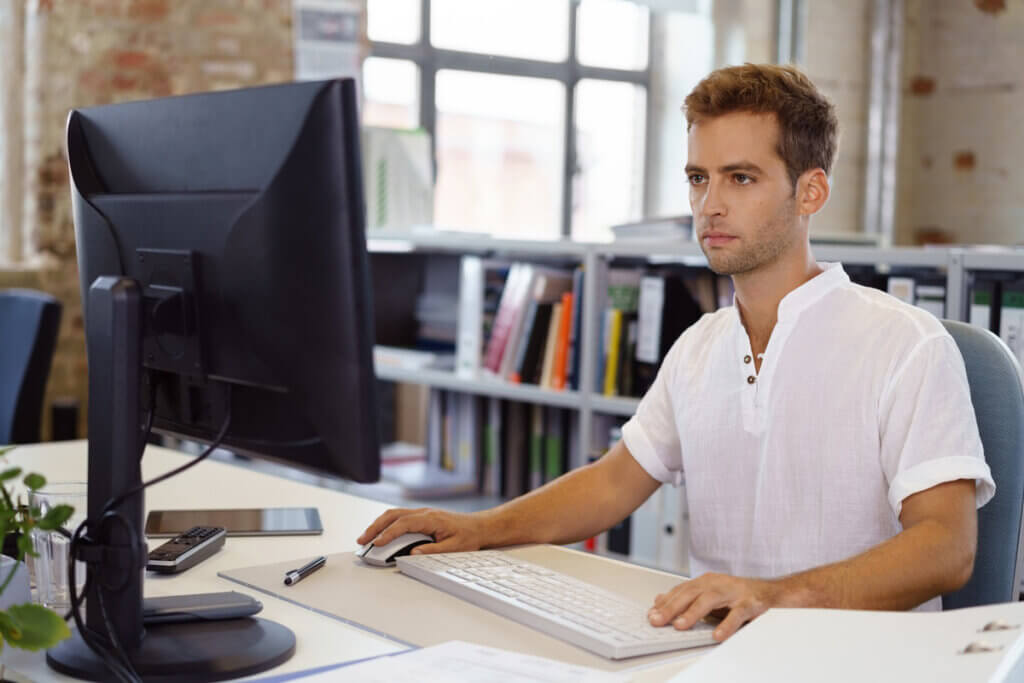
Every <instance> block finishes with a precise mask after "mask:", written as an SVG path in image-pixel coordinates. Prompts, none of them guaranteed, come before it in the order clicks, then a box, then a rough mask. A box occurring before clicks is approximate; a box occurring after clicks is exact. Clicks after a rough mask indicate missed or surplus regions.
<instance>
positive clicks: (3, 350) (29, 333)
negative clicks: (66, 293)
mask: <svg viewBox="0 0 1024 683" xmlns="http://www.w3.org/2000/svg"><path fill="white" fill-rule="evenodd" d="M60 313H61V305H60V302H59V301H57V299H54V298H53V297H52V296H49V295H48V294H43V293H42V292H33V291H30V290H24V289H22V290H19V289H12V290H6V291H0V444H11V443H34V442H37V441H39V439H40V432H39V425H40V422H41V417H42V412H43V394H44V392H45V391H46V380H47V379H48V378H49V376H50V365H51V363H52V362H53V352H54V349H55V348H56V347H57V331H58V329H59V328H60Z"/></svg>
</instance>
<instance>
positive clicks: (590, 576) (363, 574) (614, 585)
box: [218, 545, 713, 671]
mask: <svg viewBox="0 0 1024 683" xmlns="http://www.w3.org/2000/svg"><path fill="white" fill-rule="evenodd" d="M505 552H508V553H510V554H513V555H515V556H517V557H520V558H522V559H524V560H527V561H529V562H534V563H536V564H539V565H541V566H544V567H547V568H549V569H554V570H556V571H561V572H565V573H567V574H570V575H572V576H575V577H577V578H579V579H582V580H583V581H589V582H590V583H593V584H595V585H597V586H600V587H601V588H605V589H607V590H610V591H613V592H615V593H618V594H620V595H623V596H624V597H627V598H630V599H632V600H635V601H637V602H640V603H641V604H649V603H650V604H653V602H654V596H655V595H657V594H658V593H663V592H665V591H667V590H669V589H670V588H672V587H673V586H675V585H676V584H678V583H679V582H680V581H681V580H682V578H681V577H679V576H675V575H672V574H667V573H665V572H660V571H655V570H653V569H645V568H643V567H638V566H635V565H630V564H627V563H625V562H619V561H617V560H612V559H608V558H605V557H600V556H597V555H591V554H589V553H584V552H580V551H576V550H569V549H566V548H560V547H558V546H546V545H535V546H523V547H519V548H514V549H511V550H506V551H505ZM308 559H310V558H298V559H292V560H288V561H287V562H281V563H278V564H271V565H262V566H259V567H246V568H243V569H234V570H230V571H222V572H218V574H219V575H220V576H222V577H223V578H226V579H229V580H231V581H235V582H237V583H240V584H242V585H244V586H248V587H249V588H253V589H255V590H258V591H262V592H264V593H268V594H270V595H273V596H275V597H278V598H281V599H282V600H287V601H288V602H292V603H294V604H297V605H299V606H301V607H305V608H307V609H310V610H313V611H314V612H318V613H320V614H323V615H326V616H329V617H331V618H334V619H339V620H341V621H343V622H345V623H348V624H352V625H354V626H358V627H360V628H362V629H365V630H368V631H371V632H373V633H376V634H378V635H381V636H384V637H386V638H389V639H391V640H395V641H398V642H399V643H401V644H403V645H415V646H419V647H428V646H430V645H437V644H439V643H443V642H446V641H449V640H464V641H468V642H473V643H478V644H480V645H488V646H490V647H497V648H502V649H505V650H513V651H517V652H523V653H527V654H531V655H536V656H540V657H550V658H551V659H557V660H560V661H563V662H568V663H570V664H578V665H582V666H589V667H593V668H595V669H601V670H603V671H621V670H624V669H633V668H637V667H641V668H642V667H646V666H650V665H651V664H655V663H658V662H662V661H664V660H668V659H678V658H688V657H692V656H694V655H695V654H697V653H700V652H702V651H705V650H707V649H708V648H694V649H690V650H676V651H674V652H668V653H664V654H658V655H646V656H643V657H631V658H629V659H625V660H619V661H613V660H609V659H605V658H604V657H600V656H598V655H595V654H592V653H591V652H589V651H587V650H584V649H582V648H579V647H577V646H575V645H571V644H569V643H565V642H563V641H561V640H558V639H557V638H553V637H551V636H548V635H545V634H543V633H541V632H540V631H535V630H533V629H531V628H529V627H527V626H523V625H522V624H520V623H518V622H515V621H512V620H511V619H507V618H505V617H503V616H500V615H498V614H494V613H493V612H491V611H489V610H486V609H484V608H482V607H477V606H476V605H473V604H471V603H469V602H466V601H464V600H462V599H460V598H456V597H454V596H451V595H448V594H447V593H445V592H443V591H440V590H438V589H436V588H432V587H431V586H428V585H426V584H424V583H420V582H419V581H417V580H416V579H412V578H410V577H408V576H406V575H405V574H402V573H401V572H399V571H398V570H397V569H395V568H386V569H385V568H378V567H369V566H367V565H365V564H363V563H362V561H361V560H359V559H358V558H356V557H355V555H354V554H353V553H339V554H337V555H330V556H328V558H327V565H326V566H325V567H324V568H323V569H320V570H319V571H317V572H315V573H314V574H311V575H310V576H309V577H307V578H305V579H303V580H302V581H300V582H299V583H297V584H295V585H293V586H285V585H284V583H283V578H282V577H284V574H285V572H286V571H288V570H289V569H293V568H295V567H296V566H298V565H300V564H302V563H303V562H305V561H307V560H308ZM712 647H713V646H712Z"/></svg>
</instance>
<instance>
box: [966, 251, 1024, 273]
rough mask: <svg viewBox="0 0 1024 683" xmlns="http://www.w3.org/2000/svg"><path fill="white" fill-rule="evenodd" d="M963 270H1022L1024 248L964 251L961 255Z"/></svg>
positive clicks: (1023, 266) (1023, 268)
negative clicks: (1012, 250)
mask: <svg viewBox="0 0 1024 683" xmlns="http://www.w3.org/2000/svg"><path fill="white" fill-rule="evenodd" d="M961 259H962V263H963V267H964V269H965V270H1018V271H1021V270H1024V249H1022V250H1019V251H1015V252H1011V251H999V252H996V251H965V252H963V253H962V255H961Z"/></svg>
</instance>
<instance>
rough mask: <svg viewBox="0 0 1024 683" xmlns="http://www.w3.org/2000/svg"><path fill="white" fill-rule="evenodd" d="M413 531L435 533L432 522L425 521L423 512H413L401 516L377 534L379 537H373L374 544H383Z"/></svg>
mask: <svg viewBox="0 0 1024 683" xmlns="http://www.w3.org/2000/svg"><path fill="white" fill-rule="evenodd" d="M411 532H419V533H421V534H430V535H433V533H434V532H433V530H432V528H431V526H430V524H429V523H424V519H423V514H422V513H420V512H412V513H410V514H407V515H403V516H402V517H399V518H398V519H396V520H395V521H393V522H392V523H391V524H390V525H389V526H388V527H387V528H386V529H384V531H382V532H380V533H379V534H377V537H376V538H374V539H373V544H374V545H377V546H381V545H384V544H385V543H390V542H391V541H393V540H395V539H396V538H398V537H399V536H401V535H402V534H408V533H411Z"/></svg>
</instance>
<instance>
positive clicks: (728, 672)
mask: <svg viewBox="0 0 1024 683" xmlns="http://www.w3.org/2000/svg"><path fill="white" fill-rule="evenodd" d="M993 621H1003V622H1006V623H1008V624H1010V625H1013V626H1015V628H1012V629H1010V630H1005V631H988V632H982V631H981V629H982V628H983V627H984V626H985V625H986V624H988V623H989V622H993ZM976 641H984V642H986V643H989V644H992V645H995V646H998V647H1000V649H999V650H998V651H995V652H982V653H973V654H960V652H961V651H962V650H963V649H964V648H965V647H966V646H967V645H968V644H970V643H972V642H976ZM1022 653H1024V603H1021V602H1010V603H1002V604H998V605H985V606H982V607H967V608H964V609H955V610H949V611H945V612H870V611H861V610H828V609H771V610H768V611H767V612H765V613H764V614H763V615H762V616H760V617H758V618H757V619H755V620H754V621H753V622H751V623H750V624H748V625H747V626H745V627H744V628H743V629H741V630H740V631H739V632H738V633H737V634H736V635H734V636H733V637H732V638H730V639H729V640H727V641H725V642H724V643H722V644H721V645H719V646H718V647H717V648H716V649H715V650H714V651H712V652H710V653H708V654H707V655H705V656H704V657H702V658H701V659H700V660H699V661H697V662H696V663H695V664H694V665H693V666H691V667H689V668H688V669H686V670H685V671H683V672H682V673H680V674H679V675H677V676H675V677H674V678H672V679H671V682H672V683H696V682H698V681H700V682H703V681H730V682H731V683H744V682H746V681H757V682H758V683H782V682H783V681H785V682H786V683H790V682H792V681H831V682H833V683H844V682H846V681H851V682H853V681H856V682H857V683H860V682H862V681H871V683H881V682H884V681H893V682H897V681H898V682H899V683H907V681H928V682H929V683H962V682H964V681H970V682H971V683H982V682H986V681H987V682H988V683H1008V682H1009V681H1012V680H1015V679H1014V678H1011V675H1015V676H1019V675H1020V674H1021V662H1020V660H1021V655H1022Z"/></svg>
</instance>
